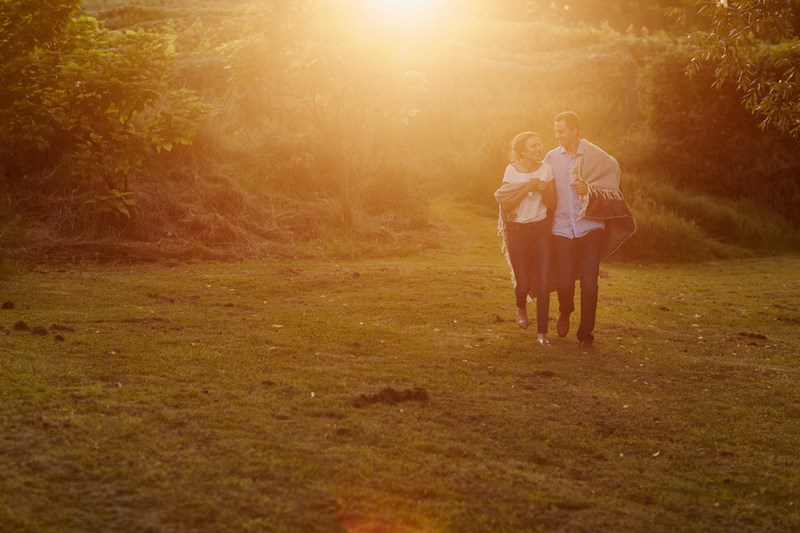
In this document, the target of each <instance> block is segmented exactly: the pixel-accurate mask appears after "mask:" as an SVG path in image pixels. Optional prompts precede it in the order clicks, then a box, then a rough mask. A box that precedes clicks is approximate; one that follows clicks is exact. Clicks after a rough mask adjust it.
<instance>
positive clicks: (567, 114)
mask: <svg viewBox="0 0 800 533" xmlns="http://www.w3.org/2000/svg"><path fill="white" fill-rule="evenodd" d="M561 120H563V121H564V124H566V125H567V127H568V128H569V129H571V130H578V134H580V133H581V119H579V118H578V115H577V113H575V112H573V111H564V112H562V113H559V114H558V115H556V118H555V119H553V121H554V122H559V121H561Z"/></svg>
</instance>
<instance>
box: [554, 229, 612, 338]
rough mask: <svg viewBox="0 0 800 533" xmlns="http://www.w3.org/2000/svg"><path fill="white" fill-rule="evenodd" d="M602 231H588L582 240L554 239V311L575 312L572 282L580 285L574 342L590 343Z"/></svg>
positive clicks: (555, 237)
mask: <svg viewBox="0 0 800 533" xmlns="http://www.w3.org/2000/svg"><path fill="white" fill-rule="evenodd" d="M602 245H603V230H602V229H597V230H593V231H590V232H589V233H587V234H586V235H584V236H583V237H578V238H576V239H569V238H567V237H560V236H554V237H553V250H554V252H555V255H556V264H557V265H558V272H557V280H558V285H557V287H558V310H559V312H560V313H561V314H562V315H568V314H569V313H572V312H573V311H574V310H575V280H576V279H579V280H580V282H581V322H580V325H579V326H578V341H580V342H589V343H591V342H592V341H593V340H594V335H592V331H594V323H595V317H596V316H597V293H598V285H597V278H598V277H599V276H600V252H601V249H602Z"/></svg>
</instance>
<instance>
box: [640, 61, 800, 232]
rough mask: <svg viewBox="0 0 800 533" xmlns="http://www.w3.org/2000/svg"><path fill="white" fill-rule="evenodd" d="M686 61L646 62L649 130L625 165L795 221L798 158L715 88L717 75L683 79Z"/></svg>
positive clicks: (704, 72) (799, 194)
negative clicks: (756, 204) (749, 201)
mask: <svg viewBox="0 0 800 533" xmlns="http://www.w3.org/2000/svg"><path fill="white" fill-rule="evenodd" d="M687 60H688V59H687V55H686V54H685V53H684V52H681V51H679V50H677V49H676V50H673V51H668V52H665V53H662V54H660V55H658V56H656V57H654V58H652V59H651V62H650V64H649V65H648V66H647V67H646V69H645V71H644V76H643V77H642V80H641V87H642V94H643V96H644V102H645V103H646V114H647V128H648V129H647V130H646V132H645V133H644V134H643V135H642V137H640V139H643V142H642V143H636V144H633V145H631V147H630V148H633V149H632V150H631V151H630V153H627V155H626V158H625V159H626V162H627V163H628V165H629V166H630V167H633V168H641V169H642V170H645V169H657V170H658V173H660V174H661V175H664V176H667V177H668V179H669V180H670V181H671V182H672V183H673V184H675V185H677V186H679V187H680V188H682V189H688V190H695V191H697V190H700V191H705V192H708V193H712V194H715V195H721V196H727V197H732V198H739V197H747V198H750V199H755V200H759V201H762V202H764V203H767V204H769V205H772V206H774V208H776V209H777V210H778V211H779V212H781V213H782V214H783V215H785V216H787V217H790V218H793V219H794V220H795V222H800V218H798V213H800V178H798V177H799V176H800V152H798V150H797V143H796V141H795V140H794V139H792V138H791V137H790V136H788V135H785V134H781V133H780V132H777V131H762V130H761V129H760V128H759V127H758V119H756V118H755V117H754V116H752V115H751V114H750V113H748V112H747V111H746V110H745V109H744V108H743V107H742V106H741V105H739V95H738V93H737V92H736V89H735V88H734V87H733V86H732V85H731V84H724V85H722V86H721V87H720V88H719V89H715V88H714V87H713V84H714V74H713V73H712V72H711V71H710V69H701V70H699V71H698V72H697V74H696V75H695V76H694V77H693V78H691V79H689V78H687V77H686V76H685V75H684V74H683V70H684V65H685V64H686V61H687Z"/></svg>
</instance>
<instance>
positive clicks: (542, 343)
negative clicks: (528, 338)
mask: <svg viewBox="0 0 800 533" xmlns="http://www.w3.org/2000/svg"><path fill="white" fill-rule="evenodd" d="M536 342H538V343H539V346H550V341H549V340H547V339H536Z"/></svg>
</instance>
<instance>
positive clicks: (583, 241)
mask: <svg viewBox="0 0 800 533" xmlns="http://www.w3.org/2000/svg"><path fill="white" fill-rule="evenodd" d="M554 130H555V137H556V141H558V144H559V146H558V147H557V148H554V149H553V150H550V152H548V153H547V155H546V156H545V158H544V162H545V163H547V164H549V165H550V166H551V167H552V168H553V173H554V174H555V182H556V198H557V204H556V209H555V213H554V217H553V227H552V230H551V231H552V234H553V251H554V253H555V259H556V265H557V290H558V307H559V317H558V321H557V322H556V332H557V333H558V335H559V336H561V337H566V336H567V333H569V327H570V314H572V312H573V311H574V310H575V280H576V279H580V282H581V317H580V323H579V325H578V332H577V337H578V342H579V343H580V347H581V349H583V350H585V351H589V350H592V349H593V348H592V343H593V342H594V334H593V332H594V326H595V317H596V315H597V295H598V284H597V279H598V277H599V274H600V260H601V259H602V258H604V257H605V256H607V255H609V254H610V253H611V252H613V251H614V250H616V249H617V248H618V247H619V245H620V244H622V242H623V241H624V240H625V239H627V238H628V237H630V236H631V235H632V234H633V232H634V231H635V229H636V225H635V223H634V221H633V217H632V216H631V214H630V211H629V210H628V208H627V206H625V201H624V199H623V196H622V192H621V191H620V188H619V176H620V170H619V164H618V163H617V161H616V159H614V158H613V157H611V156H610V155H608V154H607V153H606V152H604V151H603V150H602V149H600V148H598V147H597V146H595V145H594V144H592V143H590V142H589V141H587V140H585V139H581V137H580V120H579V119H578V115H576V114H575V113H573V112H571V111H565V112H563V113H559V114H558V115H557V116H556V118H555V123H554Z"/></svg>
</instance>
